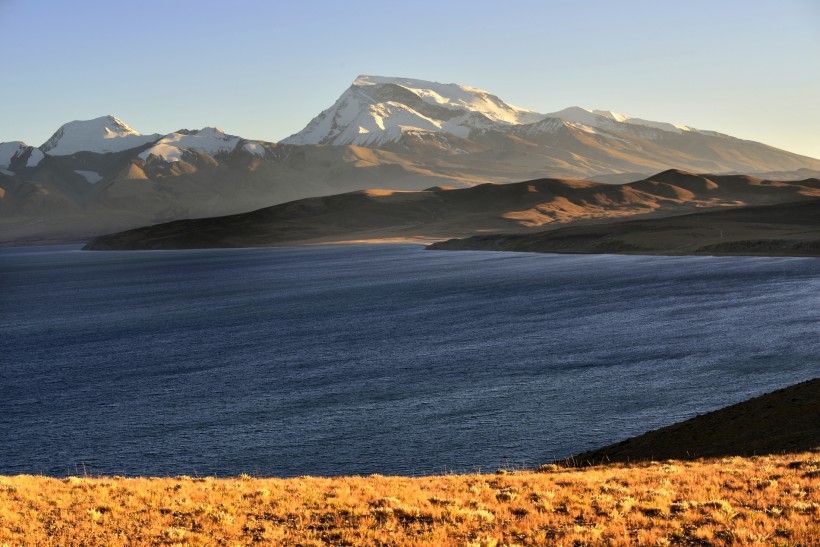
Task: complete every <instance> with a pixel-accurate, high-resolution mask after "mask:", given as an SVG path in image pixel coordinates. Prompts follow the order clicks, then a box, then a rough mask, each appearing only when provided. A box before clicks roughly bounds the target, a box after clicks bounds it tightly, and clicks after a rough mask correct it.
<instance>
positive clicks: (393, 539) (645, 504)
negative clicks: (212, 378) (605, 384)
mask: <svg viewBox="0 0 820 547" xmlns="http://www.w3.org/2000/svg"><path fill="white" fill-rule="evenodd" d="M246 544H272V545H328V544H329V545H423V544H430V545H476V546H479V545H481V546H492V545H497V546H501V545H795V546H810V545H820V452H803V453H798V454H789V455H774V456H753V457H746V458H741V457H730V458H722V459H711V460H697V461H673V460H668V461H664V462H655V463H641V464H632V465H625V464H610V465H607V466H599V467H588V468H575V469H570V468H563V467H557V466H554V465H548V466H543V467H542V469H540V470H539V471H537V472H536V471H527V472H512V473H506V472H501V471H500V472H499V473H497V474H495V475H453V476H431V477H421V478H407V477H384V476H378V475H376V476H370V477H340V478H315V477H303V478H294V479H256V478H251V477H247V476H241V477H238V478H234V479H214V478H190V477H177V478H120V477H112V478H77V477H68V478H65V479H55V478H47V477H40V476H24V475H22V476H12V477H0V546H2V545H246Z"/></svg>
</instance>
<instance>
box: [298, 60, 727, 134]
mask: <svg viewBox="0 0 820 547" xmlns="http://www.w3.org/2000/svg"><path fill="white" fill-rule="evenodd" d="M548 118H553V119H558V120H561V121H563V122H565V123H567V124H570V126H573V127H576V128H578V129H580V130H582V131H585V132H587V133H593V134H596V133H598V131H596V130H612V131H628V132H634V129H633V127H630V126H635V127H648V128H652V129H657V130H659V131H664V132H671V133H676V134H680V133H683V132H695V133H701V134H709V135H717V134H716V133H715V132H714V131H701V130H698V129H694V128H692V127H688V126H685V125H677V124H671V123H666V122H656V121H651V120H644V119H640V118H632V117H630V116H626V115H624V114H618V113H616V112H611V111H608V110H587V109H585V108H581V107H577V106H574V107H569V108H566V109H564V110H560V111H558V112H553V113H550V114H539V113H537V112H534V111H532V110H526V109H523V108H519V107H517V106H513V105H511V104H508V103H505V102H504V101H502V100H501V99H499V98H498V97H496V96H495V95H491V94H490V93H488V92H486V91H484V90H481V89H477V88H474V87H468V86H463V85H459V84H439V83H435V82H425V81H422V80H412V79H407V78H385V77H382V76H366V75H362V76H359V77H358V78H356V80H355V81H354V82H353V85H351V86H350V88H349V89H348V90H347V91H345V92H344V93H343V94H342V96H341V97H339V99H338V100H337V101H336V102H335V103H334V104H333V106H331V107H330V108H328V109H327V110H325V111H323V112H322V113H321V114H319V115H318V116H317V117H316V118H314V119H313V120H312V121H311V122H310V123H309V124H308V125H307V127H305V128H304V129H303V130H302V131H300V132H299V133H296V134H294V135H291V136H290V137H288V138H286V139H285V140H283V141H282V142H283V143H287V144H333V145H345V144H352V145H358V146H382V145H384V144H386V143H388V142H395V141H398V140H400V139H401V137H402V136H403V134H404V133H408V132H414V133H418V132H431V133H449V134H452V135H455V136H457V137H461V138H469V136H470V134H471V132H473V131H474V130H478V129H482V130H488V129H495V130H499V131H504V129H505V126H511V125H527V124H535V123H537V122H540V121H542V120H544V119H548ZM553 127H554V126H553Z"/></svg>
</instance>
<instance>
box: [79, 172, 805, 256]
mask: <svg viewBox="0 0 820 547" xmlns="http://www.w3.org/2000/svg"><path fill="white" fill-rule="evenodd" d="M814 197H820V180H817V179H808V180H805V181H797V182H777V181H766V180H760V179H756V178H753V177H746V176H713V175H695V174H691V173H686V172H683V171H665V172H663V173H659V174H658V175H654V176H652V177H650V178H648V179H645V180H642V181H638V182H633V183H629V184H623V185H609V184H603V183H595V182H588V181H580V180H569V179H538V180H532V181H526V182H521V183H515V184H482V185H479V186H475V187H471V188H456V189H453V188H442V187H435V188H429V189H428V190H424V191H413V192H402V191H391V190H365V191H358V192H351V193H346V194H339V195H334V196H327V197H319V198H310V199H303V200H298V201H293V202H290V203H285V204H282V205H276V206H273V207H268V208H265V209H259V210H257V211H253V212H250V213H243V214H238V215H230V216H224V217H212V218H203V219H194V220H182V221H176V222H170V223H165V224H160V225H155V226H149V227H145V228H138V229H135V230H129V231H126V232H120V233H117V234H111V235H107V236H101V237H98V238H96V239H94V240H93V241H92V242H90V243H89V244H88V245H87V247H86V248H87V249H94V250H106V249H183V248H205V247H249V246H270V245H293V244H305V243H329V242H349V241H361V240H387V239H396V238H404V239H412V240H417V241H423V240H427V241H429V240H435V239H445V238H452V237H463V236H467V235H472V234H476V233H505V232H518V233H522V232H533V231H536V230H538V229H541V230H543V228H544V227H546V226H554V225H558V224H562V223H569V222H581V221H583V222H589V221H596V222H600V221H602V220H607V219H613V218H625V217H633V216H636V215H643V216H649V217H656V216H669V215H680V214H685V213H689V212H692V211H696V210H702V209H704V208H714V207H724V206H738V205H747V204H770V203H782V202H792V201H796V200H807V199H812V198H814Z"/></svg>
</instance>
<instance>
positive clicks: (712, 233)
mask: <svg viewBox="0 0 820 547" xmlns="http://www.w3.org/2000/svg"><path fill="white" fill-rule="evenodd" d="M428 248H430V249H433V250H448V251H452V250H484V251H519V252H543V253H625V254H661V255H745V256H753V255H759V256H820V200H816V199H815V200H811V201H805V202H798V203H783V204H775V205H759V206H752V207H739V208H733V209H728V210H717V211H709V212H703V213H694V214H687V215H682V216H675V217H669V218H658V219H642V220H629V221H619V222H608V223H604V224H598V225H595V226H583V227H581V226H571V227H566V228H560V229H557V230H551V231H542V232H538V233H531V234H491V235H478V236H471V237H468V238H464V239H451V240H448V241H441V242H437V243H434V244H432V245H430V246H429V247H428Z"/></svg>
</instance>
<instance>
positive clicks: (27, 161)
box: [0, 141, 45, 175]
mask: <svg viewBox="0 0 820 547" xmlns="http://www.w3.org/2000/svg"><path fill="white" fill-rule="evenodd" d="M44 157H45V154H43V153H42V152H41V151H40V150H38V149H37V148H34V147H33V146H28V145H27V144H26V143H24V142H23V141H12V142H3V143H0V172H4V173H5V174H6V175H13V174H14V173H12V172H11V171H10V169H20V168H25V167H37V165H39V164H40V162H41V161H43V158H44Z"/></svg>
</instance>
